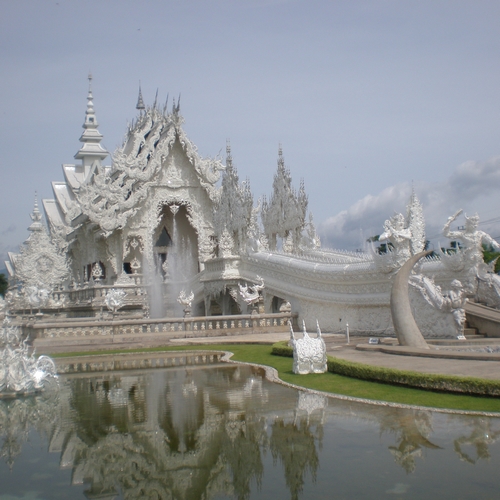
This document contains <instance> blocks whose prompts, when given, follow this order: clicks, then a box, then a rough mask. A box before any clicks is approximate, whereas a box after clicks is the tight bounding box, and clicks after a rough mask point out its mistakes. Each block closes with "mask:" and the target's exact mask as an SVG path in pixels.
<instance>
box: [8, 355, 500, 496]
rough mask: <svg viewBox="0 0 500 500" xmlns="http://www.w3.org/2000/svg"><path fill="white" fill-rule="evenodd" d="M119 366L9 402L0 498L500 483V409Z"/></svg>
mask: <svg viewBox="0 0 500 500" xmlns="http://www.w3.org/2000/svg"><path fill="white" fill-rule="evenodd" d="M122 375H123V376H122V377H121V378H120V374H118V373H107V374H101V375H96V376H94V377H91V378H85V377H82V376H75V377H63V378H62V380H61V391H60V393H59V396H58V397H54V396H50V397H49V398H48V399H47V396H39V397H37V398H28V399H26V400H19V401H14V402H10V403H8V402H5V401H0V437H1V441H0V445H1V448H0V456H1V458H2V461H1V462H0V485H1V488H0V500H8V499H20V498H23V499H48V498H85V497H88V498H95V497H99V498H110V499H111V498H116V499H126V498H127V499H128V498H130V499H132V498H171V497H173V498H186V499H192V498H193V499H196V498H207V499H211V498H217V499H223V498H249V499H254V498H255V499H257V498H258V499H272V500H277V499H281V498H333V497H334V498H424V497H429V498H474V499H477V498H490V497H491V498H493V497H495V496H496V492H497V491H498V487H499V486H500V480H499V479H497V476H498V475H497V469H498V465H499V464H500V449H499V446H498V443H496V441H497V439H498V438H499V437H500V418H499V419H495V418H486V417H477V416H460V415H448V414H443V413H433V412H431V411H426V410H419V411H414V410H402V409H392V408H388V407H383V406H370V405H364V404H360V403H352V402H347V401H339V400H335V399H329V398H325V397H323V396H318V395H314V394H311V393H307V392H301V391H295V390H293V389H290V388H286V387H283V386H280V385H277V384H271V383H269V382H267V381H266V380H263V379H262V378H261V376H260V374H259V373H257V372H252V369H251V368H250V367H246V366H242V367H237V366H235V365H216V366H214V367H212V368H206V367H198V366H189V367H182V368H172V369H166V370H163V369H162V370H160V369H159V370H150V371H147V372H126V373H123V374H122ZM8 463H12V466H11V469H12V470H11V471H10V470H9V466H8V465H7V464H8ZM84 492H85V493H84Z"/></svg>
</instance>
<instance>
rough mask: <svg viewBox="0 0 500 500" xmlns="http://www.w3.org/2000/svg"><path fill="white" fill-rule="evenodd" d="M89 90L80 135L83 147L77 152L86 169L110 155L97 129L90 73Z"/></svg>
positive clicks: (76, 157)
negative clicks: (102, 144) (103, 145)
mask: <svg viewBox="0 0 500 500" xmlns="http://www.w3.org/2000/svg"><path fill="white" fill-rule="evenodd" d="M88 78H89V91H88V94H87V110H86V111H85V122H84V124H83V129H84V131H83V134H82V135H81V137H80V142H82V143H83V145H82V147H81V148H80V150H79V151H78V153H76V155H75V159H77V160H82V165H83V167H85V170H86V171H88V170H90V167H91V166H93V165H95V163H96V162H97V165H101V161H102V160H104V158H106V156H108V154H109V153H108V152H107V151H106V150H105V149H104V148H103V147H102V146H101V144H100V142H101V140H102V135H101V134H100V133H99V130H97V127H98V123H97V116H96V114H95V111H94V98H93V95H92V75H91V74H89V77H88Z"/></svg>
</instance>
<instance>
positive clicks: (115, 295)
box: [104, 288, 127, 314]
mask: <svg viewBox="0 0 500 500" xmlns="http://www.w3.org/2000/svg"><path fill="white" fill-rule="evenodd" d="M126 295H127V294H126V292H125V290H123V289H121V288H112V289H111V290H108V293H107V294H106V297H105V299H104V302H105V303H106V307H107V308H108V309H109V310H110V311H112V313H113V314H115V313H116V311H118V309H121V308H122V307H123V306H124V305H125V297H126Z"/></svg>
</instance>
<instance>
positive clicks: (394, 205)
mask: <svg viewBox="0 0 500 500" xmlns="http://www.w3.org/2000/svg"><path fill="white" fill-rule="evenodd" d="M411 189H412V186H411V184H410V183H409V182H407V183H402V184H397V185H395V186H390V187H388V188H386V189H384V190H383V191H381V192H380V193H379V194H378V195H375V196H374V195H367V196H365V197H364V198H362V199H361V200H359V201H357V202H356V203H354V204H353V205H352V206H351V207H349V208H348V209H347V210H343V211H342V212H340V213H338V214H337V215H334V216H333V217H330V218H328V219H327V220H326V221H325V222H323V223H322V224H320V225H319V232H320V235H321V236H322V240H323V242H324V244H325V246H333V247H335V248H347V249H353V248H361V247H363V246H364V244H365V241H366V239H367V238H368V237H370V236H372V235H375V234H380V232H381V231H382V228H383V223H384V221H385V220H386V219H388V218H389V217H390V216H391V215H393V214H394V212H402V213H404V211H405V206H406V204H407V202H408V200H409V197H410V194H411ZM414 189H415V192H416V194H417V196H418V198H419V199H420V201H421V203H422V205H423V208H424V216H425V219H426V233H427V237H428V238H429V239H431V240H433V241H434V242H435V244H437V243H438V242H439V240H441V242H442V243H443V244H444V245H447V242H446V241H445V238H444V237H443V236H441V229H442V227H443V224H444V223H445V222H446V219H447V218H448V217H449V216H450V215H452V214H453V213H454V212H455V211H456V210H458V209H459V208H462V209H464V211H465V212H466V213H475V212H478V213H479V215H480V216H481V220H482V221H483V222H484V223H483V224H482V229H483V230H485V231H487V232H490V233H491V235H492V236H493V237H497V236H499V235H500V196H499V194H500V157H494V158H491V159H489V160H486V161H484V162H480V161H467V162H465V163H462V164H461V165H459V166H458V167H456V169H455V170H454V172H453V173H452V174H451V176H450V177H449V179H448V180H447V181H445V182H440V183H437V182H436V183H431V182H420V183H416V184H415V186H414ZM462 217H463V216H462ZM488 221H490V222H488ZM462 223H463V220H462V219H457V224H462Z"/></svg>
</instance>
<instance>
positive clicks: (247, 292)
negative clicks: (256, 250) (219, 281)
mask: <svg viewBox="0 0 500 500" xmlns="http://www.w3.org/2000/svg"><path fill="white" fill-rule="evenodd" d="M257 279H258V280H259V281H260V284H259V285H253V286H252V287H249V286H248V285H241V284H239V288H240V295H241V297H242V299H243V301H244V302H245V303H246V304H248V305H251V304H255V303H256V302H259V300H260V299H261V295H260V292H261V291H262V290H264V280H263V279H262V278H261V277H260V276H257Z"/></svg>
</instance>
